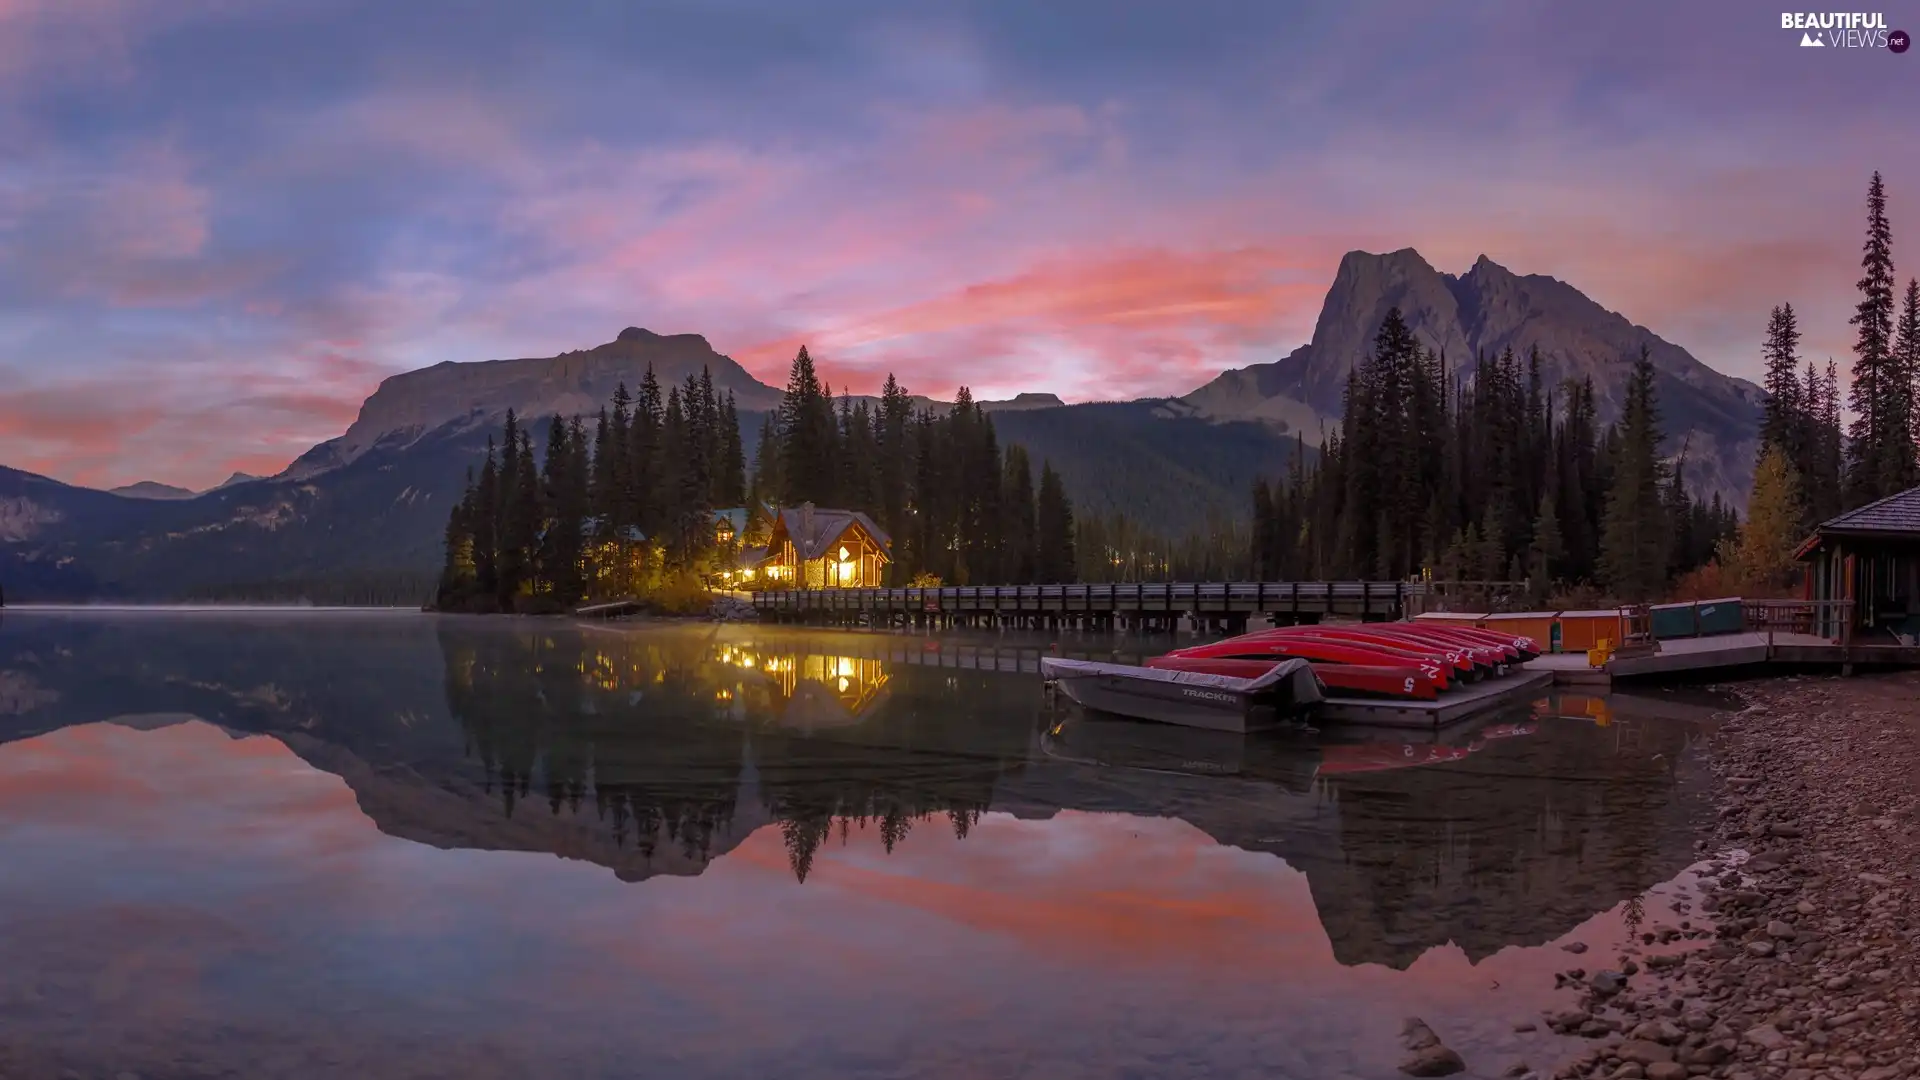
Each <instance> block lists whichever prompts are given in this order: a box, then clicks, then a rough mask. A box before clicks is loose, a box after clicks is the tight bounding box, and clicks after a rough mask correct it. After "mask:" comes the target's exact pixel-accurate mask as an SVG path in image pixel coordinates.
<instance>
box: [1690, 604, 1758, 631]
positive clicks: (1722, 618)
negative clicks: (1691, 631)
mask: <svg viewBox="0 0 1920 1080" xmlns="http://www.w3.org/2000/svg"><path fill="white" fill-rule="evenodd" d="M1693 609H1694V612H1695V613H1696V614H1697V616H1698V619H1699V624H1700V633H1701V634H1703V635H1705V634H1738V633H1740V632H1741V631H1742V630H1745V629H1746V628H1747V619H1746V608H1745V606H1744V605H1743V604H1742V603H1741V601H1740V598H1739V597H1737V596H1729V597H1722V598H1721V599H1719V600H1702V601H1700V602H1699V603H1697V604H1695V605H1693Z"/></svg>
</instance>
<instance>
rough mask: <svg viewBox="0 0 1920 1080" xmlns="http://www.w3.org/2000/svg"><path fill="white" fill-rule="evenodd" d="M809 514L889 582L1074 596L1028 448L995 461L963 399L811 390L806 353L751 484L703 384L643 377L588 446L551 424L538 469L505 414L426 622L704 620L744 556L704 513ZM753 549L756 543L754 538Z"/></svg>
mask: <svg viewBox="0 0 1920 1080" xmlns="http://www.w3.org/2000/svg"><path fill="white" fill-rule="evenodd" d="M803 503H813V504H815V505H817V506H820V507H823V508H824V507H831V508H835V509H848V510H860V511H864V512H866V513H867V514H868V515H869V516H871V517H872V518H873V519H874V521H875V522H876V523H877V524H878V525H879V526H880V527H881V529H882V530H884V531H885V532H886V533H887V534H888V536H889V538H890V540H891V548H892V556H893V562H892V565H891V566H890V567H889V568H888V573H889V576H890V579H891V580H892V581H893V582H894V583H897V584H906V583H909V582H916V581H917V582H921V583H953V584H968V583H974V584H1024V583H1030V582H1064V581H1073V580H1075V579H1076V577H1077V576H1078V573H1079V563H1078V560H1077V558H1076V553H1075V552H1076V548H1075V537H1076V527H1075V522H1074V515H1073V502H1072V500H1071V499H1070V498H1069V497H1068V496H1067V493H1066V490H1065V488H1064V486H1063V485H1062V484H1061V481H1060V476H1059V474H1058V473H1056V472H1055V471H1054V469H1053V467H1052V466H1051V465H1050V464H1048V463H1046V462H1042V463H1041V466H1040V469H1039V473H1038V476H1037V477H1036V475H1035V472H1034V468H1033V463H1032V461H1031V460H1030V459H1029V457H1028V456H1027V453H1026V451H1025V449H1024V448H1022V447H1019V446H1008V447H1006V448H1005V449H1004V450H1003V449H1002V448H1001V447H1000V445H999V442H998V439H997V437H996V436H995V433H994V429H993V422H992V420H991V419H989V418H988V416H987V414H986V412H985V411H984V410H982V409H981V408H980V406H979V405H978V404H976V403H975V402H974V401H973V399H972V396H971V394H970V393H969V392H968V390H967V389H966V388H965V387H962V388H961V389H960V392H959V396H958V400H957V401H956V402H955V403H954V405H953V406H952V407H951V408H949V409H946V410H934V409H926V408H917V407H916V406H915V405H914V404H913V401H912V399H911V398H910V397H909V395H908V394H907V391H906V390H905V389H904V388H902V387H901V386H900V384H899V381H898V380H897V379H896V378H894V376H892V375H888V376H887V382H886V387H885V389H884V391H883V392H882V394H881V396H880V399H879V402H878V404H877V406H874V407H870V406H869V405H868V403H867V402H866V401H865V400H860V401H857V402H856V401H855V400H854V399H853V397H852V396H851V395H848V394H842V395H841V396H840V397H838V398H837V399H836V398H835V396H834V395H833V393H832V391H831V389H830V388H829V387H827V386H826V385H825V384H824V383H823V382H822V381H821V380H820V378H819V376H818V374H817V372H816V371H815V369H814V366H813V360H812V358H811V357H810V356H809V355H808V354H807V350H806V349H805V348H804V347H802V348H801V349H800V351H799V353H798V354H797V355H796V356H795V357H794V361H793V365H792V370H791V372H790V375H789V378H788V384H787V388H786V391H785V393H784V394H783V396H782V400H781V404H780V407H779V409H778V410H777V411H776V412H775V413H773V414H771V415H769V416H768V417H767V419H766V421H765V423H764V424H763V425H762V427H761V430H760V433H759V439H758V443H757V447H756V452H755V455H754V462H753V468H752V469H751V471H750V472H749V470H748V469H747V467H746V460H745V454H744V452H743V446H742V440H741V436H740V419H739V413H738V410H737V407H736V404H735V402H734V399H733V395H732V393H731V392H729V393H726V394H724V395H722V394H719V393H717V392H716V391H715V389H714V386H713V379H712V375H711V373H710V372H709V371H707V370H706V369H702V371H701V373H700V374H699V375H698V376H691V375H690V376H688V378H687V380H686V382H685V383H684V384H683V385H680V386H675V387H672V388H669V389H668V390H667V392H666V394H665V395H664V396H662V394H661V392H660V386H659V383H658V382H657V380H656V378H655V376H654V373H653V370H652V368H651V367H649V368H648V370H647V372H646V375H645V377H644V379H643V380H642V382H641V385H640V393H639V395H638V397H633V396H631V395H629V393H628V391H627V389H626V387H625V385H624V384H623V385H621V386H620V387H619V389H617V390H616V391H615V393H614V396H613V400H612V401H611V403H610V404H609V406H608V407H607V408H604V409H602V410H601V411H600V413H599V415H598V417H597V418H596V421H595V423H594V425H593V429H592V431H591V433H589V431H588V429H587V426H586V424H585V423H584V422H583V421H582V420H581V418H579V417H574V418H572V419H571V420H564V419H562V418H560V417H558V416H555V417H552V418H551V419H550V420H549V421H548V425H547V434H546V438H545V441H544V454H543V453H542V452H541V450H540V448H538V447H536V443H535V439H534V436H533V431H532V430H531V429H530V428H529V426H528V425H526V424H524V423H522V422H521V419H520V417H518V416H517V415H515V414H514V413H513V412H511V411H509V412H508V414H507V417H506V424H505V428H504V430H503V431H502V433H501V436H500V439H499V441H498V443H497V444H496V442H495V441H494V440H493V439H492V438H491V437H490V438H489V439H488V444H487V452H486V457H485V458H484V460H483V461H482V463H481V465H480V468H479V469H478V470H477V471H476V472H471V473H470V474H469V476H468V478H467V484H466V487H465V490H464V491H463V493H462V495H461V498H460V500H459V502H458V503H457V504H456V505H455V506H454V508H453V510H452V512H451V513H450V514H449V515H448V520H447V530H446V537H445V553H446V557H445V562H444V565H443V567H442V571H441V576H440V583H439V588H438V592H437V599H436V606H438V607H439V608H440V609H442V610H450V611H522V612H525V611H550V610H564V609H566V608H568V607H570V606H572V605H574V604H577V603H578V602H580V601H581V600H582V599H585V598H589V597H613V596H636V597H650V598H652V599H654V600H655V601H657V602H659V603H661V604H662V605H664V606H666V607H669V608H682V609H690V608H692V607H695V606H698V605H700V604H702V603H704V596H705V592H706V590H705V586H704V581H705V578H706V576H707V575H708V574H710V573H711V572H712V571H713V570H715V569H716V568H717V567H718V566H719V565H720V564H721V562H723V561H724V560H726V559H728V558H730V557H733V556H735V555H737V554H738V548H739V546H740V544H741V543H742V542H743V541H744V540H745V539H747V538H741V539H739V540H736V541H735V543H734V544H733V545H732V548H733V550H728V549H727V547H726V546H724V545H722V544H721V543H720V542H719V541H718V539H717V537H716V530H715V511H716V510H717V509H722V508H730V507H743V506H754V507H767V508H769V509H776V510H777V509H778V508H780V507H791V506H799V505H801V504H803ZM754 539H758V540H760V541H762V542H764V539H765V537H764V533H763V534H762V535H761V536H759V537H755V538H754Z"/></svg>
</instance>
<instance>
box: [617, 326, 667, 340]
mask: <svg viewBox="0 0 1920 1080" xmlns="http://www.w3.org/2000/svg"><path fill="white" fill-rule="evenodd" d="M659 336H660V335H659V334H656V333H654V332H653V331H651V330H648V329H646V328H645V327H640V326H629V327H627V328H626V329H625V330H622V331H620V336H619V337H616V338H614V339H613V340H615V341H652V340H653V339H655V338H657V337H659Z"/></svg>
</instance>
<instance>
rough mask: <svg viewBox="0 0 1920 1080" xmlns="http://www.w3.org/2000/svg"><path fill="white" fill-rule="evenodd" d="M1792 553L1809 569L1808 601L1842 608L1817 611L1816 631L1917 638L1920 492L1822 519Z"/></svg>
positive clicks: (1885, 639)
mask: <svg viewBox="0 0 1920 1080" xmlns="http://www.w3.org/2000/svg"><path fill="white" fill-rule="evenodd" d="M1796 555H1797V556H1798V558H1799V559H1800V561H1801V562H1804V563H1807V564H1808V568H1807V576H1806V584H1805V597H1806V599H1808V600H1824V601H1846V602H1847V604H1848V606H1846V607H1842V606H1833V605H1822V606H1821V607H1819V608H1818V609H1817V612H1818V615H1817V618H1818V619H1819V621H1820V622H1821V624H1822V625H1820V626H1817V627H1815V628H1814V632H1815V633H1817V634H1820V635H1822V636H1824V637H1830V638H1834V639H1836V640H1838V639H1842V638H1847V639H1850V640H1853V641H1857V642H1859V643H1860V644H1883V645H1894V644H1902V645H1904V644H1909V643H1912V642H1913V641H1914V640H1915V639H1916V638H1917V637H1920V487H1917V488H1911V489H1909V490H1906V491H1903V492H1900V493H1899V494H1898V495H1889V496H1887V497H1886V498H1884V499H1881V500H1880V501H1878V502H1871V503H1868V504H1867V505H1865V506H1862V507H1860V508H1859V509H1858V510H1849V511H1847V512H1846V513H1844V514H1841V515H1840V516H1839V517H1836V518H1833V519H1831V520H1829V521H1824V522H1822V523H1821V524H1820V525H1819V526H1818V527H1817V528H1816V529H1815V530H1814V533H1813V535H1812V536H1810V537H1808V538H1807V541H1806V542H1805V543H1804V544H1801V545H1800V550H1799V551H1798V552H1796ZM1849 610H1850V612H1851V615H1850V623H1849V624H1848V625H1841V624H1840V619H1841V617H1842V616H1841V612H1844V611H1849Z"/></svg>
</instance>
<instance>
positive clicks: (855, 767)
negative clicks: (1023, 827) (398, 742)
mask: <svg viewBox="0 0 1920 1080" xmlns="http://www.w3.org/2000/svg"><path fill="white" fill-rule="evenodd" d="M441 645H442V648H443V650H444V652H445V655H446V658H447V700H448V703H449V705H450V707H451V709H452V711H453V714H454V716H455V717H456V718H457V719H458V721H459V723H460V725H461V727H462V729H463V730H464V732H465V733H466V739H467V745H468V748H469V752H470V753H471V754H472V755H474V756H475V757H476V758H478V760H479V761H480V762H481V764H482V766H483V768H484V770H485V775H486V784H487V790H488V791H496V790H497V791H498V793H499V797H500V800H501V806H502V809H503V810H504V811H505V812H506V813H507V814H509V815H511V814H513V813H515V812H516V811H517V810H518V809H519V808H520V807H521V806H522V805H523V804H524V803H525V802H526V800H527V799H528V798H529V797H531V796H532V795H533V794H534V793H535V792H536V791H537V792H539V793H541V794H543V795H544V796H545V798H546V801H547V804H548V809H549V811H550V812H552V813H554V814H561V813H563V812H565V813H572V814H577V813H579V811H580V808H581V807H582V806H583V805H585V803H586V802H587V801H589V800H591V802H592V804H593V808H594V811H595V814H596V816H597V817H598V819H599V820H600V821H602V822H604V823H606V824H607V826H608V828H609V830H610V833H611V836H612V838H613V840H614V842H615V844H616V845H618V846H620V847H622V848H624V847H626V846H627V845H628V844H629V843H631V844H632V845H633V846H634V848H635V849H636V850H637V851H638V852H639V853H640V854H641V855H642V857H643V858H651V856H652V855H653V854H654V852H655V850H656V849H657V848H658V847H659V846H660V845H663V844H671V845H674V846H675V847H677V848H678V850H679V852H680V853H681V854H682V855H684V856H685V857H686V858H688V859H691V860H694V861H695V862H699V863H704V862H706V861H707V860H709V859H711V858H712V857H714V856H715V855H717V854H719V853H720V852H719V851H716V850H715V844H716V838H718V837H726V838H727V843H728V846H731V844H733V843H738V842H739V840H740V839H742V837H741V836H740V835H737V834H735V833H734V831H733V830H731V829H730V826H731V825H732V824H733V823H734V822H735V820H736V817H737V816H738V815H739V814H740V812H741V805H742V802H743V800H752V801H753V802H754V803H755V806H754V807H753V811H754V814H755V816H756V817H758V816H760V815H765V816H766V817H768V818H771V819H772V820H773V821H775V822H777V823H778V825H779V828H780V832H781V836H782V838H783V841H784V844H785V847H786V850H787V855H788V859H789V862H790V865H791V867H792V870H793V873H794V876H795V877H796V878H797V879H798V880H800V881H803V882H804V881H805V880H806V878H807V875H808V873H809V872H810V871H811V869H812V867H813V862H814V856H815V853H816V852H817V851H818V850H819V849H820V847H821V846H822V845H823V844H825V843H827V842H828V841H829V840H830V839H831V838H832V837H833V835H834V833H835V832H836V831H838V832H839V834H840V836H841V839H842V841H843V842H844V841H845V839H846V837H847V836H848V835H849V830H853V829H867V828H870V827H871V828H874V829H875V830H876V831H877V833H878V835H879V838H880V841H881V844H882V846H883V848H884V849H885V850H886V851H888V852H891V851H892V850H893V849H894V847H895V846H896V845H898V844H899V843H901V842H902V841H903V840H905V839H906V837H907V835H908V834H909V833H910V832H911V831H912V830H913V828H914V826H915V825H916V824H919V823H923V822H926V821H928V820H930V819H933V818H936V817H944V818H945V819H946V824H947V826H948V827H950V828H951V829H952V830H953V832H954V833H955V835H957V836H959V837H962V838H964V837H965V836H967V834H968V833H969V831H971V829H972V828H973V826H974V825H975V824H976V823H977V822H978V821H979V819H980V815H981V814H982V813H983V812H984V811H985V810H986V809H987V808H988V806H989V805H991V803H992V801H993V793H994V785H995V781H996V780H997V779H998V778H999V777H1001V776H1002V775H1004V774H1006V773H1008V772H1009V771H1011V770H1014V769H1017V768H1019V767H1020V766H1021V765H1022V764H1023V763H1024V762H1025V759H1026V755H1027V747H1028V740H1029V737H1030V730H1031V722H1030V719H1029V717H1030V710H1029V713H1027V714H1023V713H1021V712H1020V711H1019V710H1018V709H1007V708H1005V707H1004V706H1005V704H1006V696H1005V695H1006V690H1007V688H1006V687H1004V686H996V687H987V686H982V685H966V686H955V685H952V683H953V682H954V679H936V680H931V681H924V680H921V681H916V683H917V685H916V686H915V687H914V688H912V689H909V690H908V691H907V692H904V693H897V694H896V693H895V692H894V683H893V680H892V679H891V678H890V673H889V670H888V664H887V662H886V661H885V660H883V659H880V658H878V657H873V656H849V655H837V654H833V653H830V652H826V651H820V650H817V649H810V648H809V647H808V643H807V642H806V641H805V640H803V639H789V640H785V641H779V640H775V641H771V642H765V643H759V644H753V643H746V642H739V641H735V642H715V641H711V640H704V639H703V638H702V637H700V636H698V635H687V634H673V635H658V634H623V633H593V632H582V631H576V630H563V631H562V630H556V631H533V632H518V633H500V632H486V633H471V632H464V630H462V629H458V628H449V630H447V631H445V632H443V634H442V640H441ZM956 678H958V679H959V680H960V681H962V682H965V683H968V684H978V683H981V682H983V681H984V680H985V679H986V678H987V676H986V675H984V674H982V673H977V672H975V673H966V674H965V675H959V676H956ZM1023 696H1025V697H1027V698H1029V699H1031V698H1032V695H1023ZM969 703H971V704H969Z"/></svg>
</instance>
